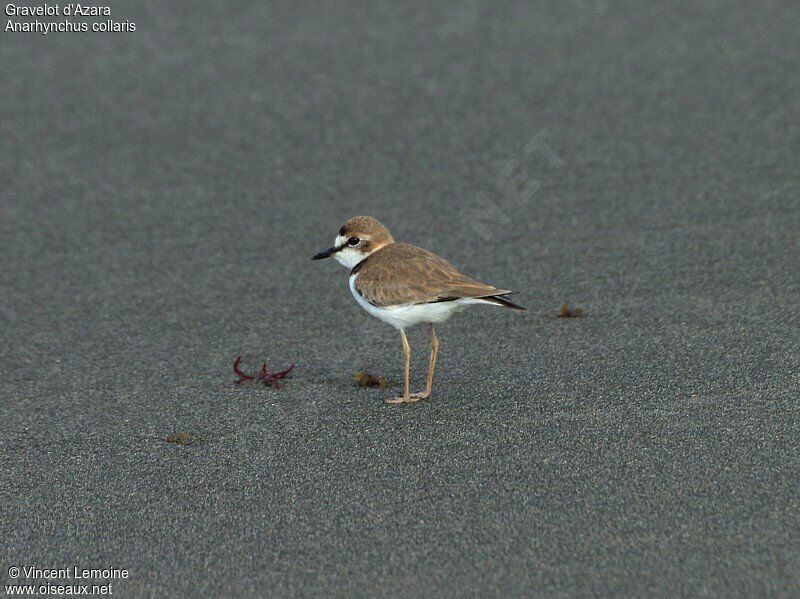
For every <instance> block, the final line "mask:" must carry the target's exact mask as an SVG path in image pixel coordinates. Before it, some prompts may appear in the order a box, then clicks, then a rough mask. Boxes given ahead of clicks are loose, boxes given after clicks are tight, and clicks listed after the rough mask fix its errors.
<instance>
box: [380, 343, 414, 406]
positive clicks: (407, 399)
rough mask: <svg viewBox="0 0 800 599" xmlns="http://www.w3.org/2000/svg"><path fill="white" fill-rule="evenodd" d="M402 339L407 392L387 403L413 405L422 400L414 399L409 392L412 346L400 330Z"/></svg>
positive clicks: (388, 400)
mask: <svg viewBox="0 0 800 599" xmlns="http://www.w3.org/2000/svg"><path fill="white" fill-rule="evenodd" d="M400 337H401V338H402V339H403V357H404V358H405V391H404V393H403V395H401V396H400V397H395V398H394V399H387V400H386V403H412V402H415V401H419V400H420V398H415V397H413V396H412V395H411V393H410V392H409V382H408V378H409V374H410V373H409V370H410V368H411V346H410V345H409V344H408V339H407V338H406V332H405V331H404V330H403V329H400Z"/></svg>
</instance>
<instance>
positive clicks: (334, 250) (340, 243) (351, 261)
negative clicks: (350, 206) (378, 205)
mask: <svg viewBox="0 0 800 599" xmlns="http://www.w3.org/2000/svg"><path fill="white" fill-rule="evenodd" d="M390 243H394V239H392V235H391V233H389V230H388V229H387V228H386V227H384V226H383V225H382V224H381V223H380V222H378V220H377V219H374V218H372V217H371V216H355V217H353V218H351V219H350V220H348V221H347V222H346V223H345V224H344V226H343V227H342V228H341V229H339V234H338V235H337V236H336V239H334V240H333V247H330V248H328V249H327V250H325V251H323V252H320V253H319V254H316V255H315V256H314V257H313V258H312V260H321V259H322V258H327V257H328V256H333V257H334V258H336V261H337V262H339V264H342V265H344V266H346V267H347V268H353V267H354V266H355V265H356V264H358V263H359V262H361V261H362V260H364V259H365V258H366V257H368V256H369V255H370V254H372V253H373V252H377V251H378V250H379V249H381V248H382V247H384V246H386V245H389V244H390Z"/></svg>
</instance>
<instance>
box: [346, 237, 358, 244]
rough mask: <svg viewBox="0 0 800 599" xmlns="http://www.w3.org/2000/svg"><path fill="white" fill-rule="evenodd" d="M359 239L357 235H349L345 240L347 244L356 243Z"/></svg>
mask: <svg viewBox="0 0 800 599" xmlns="http://www.w3.org/2000/svg"><path fill="white" fill-rule="evenodd" d="M359 241H361V240H360V239H359V238H358V237H351V238H350V239H348V240H347V245H358V242H359Z"/></svg>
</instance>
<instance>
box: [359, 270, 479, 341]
mask: <svg viewBox="0 0 800 599" xmlns="http://www.w3.org/2000/svg"><path fill="white" fill-rule="evenodd" d="M357 276H358V273H356V274H354V275H350V293H352V294H353V297H354V298H356V301H357V302H358V305H359V306H361V307H362V308H364V309H365V310H366V311H367V312H369V313H370V314H372V315H373V316H374V317H375V318H377V319H379V320H382V321H383V322H385V323H387V324H390V325H392V326H393V327H394V328H396V329H405V328H407V327H412V326H414V325H415V324H420V323H423V322H433V323H440V322H444V321H445V320H447V319H448V318H450V317H451V316H452V315H453V314H455V313H456V312H461V311H462V310H464V309H466V308H468V307H469V306H471V305H474V304H480V303H484V304H485V303H486V302H483V301H481V300H479V299H475V298H471V297H465V298H462V299H458V300H455V301H450V302H435V303H432V304H410V305H407V306H386V307H384V308H379V307H378V306H373V305H372V304H370V303H369V302H368V301H367V300H365V299H364V298H363V297H362V296H361V294H360V293H358V291H357V290H356V277H357Z"/></svg>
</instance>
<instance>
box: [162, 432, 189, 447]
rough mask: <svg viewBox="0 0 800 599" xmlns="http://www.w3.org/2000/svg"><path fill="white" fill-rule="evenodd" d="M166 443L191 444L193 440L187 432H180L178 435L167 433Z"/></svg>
mask: <svg viewBox="0 0 800 599" xmlns="http://www.w3.org/2000/svg"><path fill="white" fill-rule="evenodd" d="M167 443H170V444H172V445H192V444H194V441H193V440H192V436H191V435H190V434H189V433H181V434H179V435H167Z"/></svg>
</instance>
